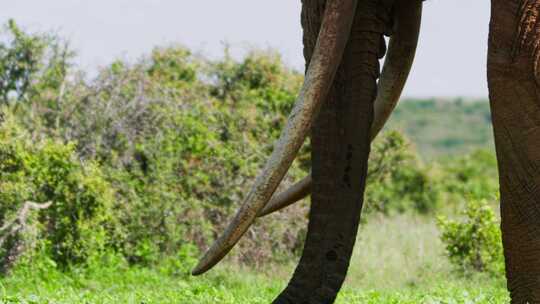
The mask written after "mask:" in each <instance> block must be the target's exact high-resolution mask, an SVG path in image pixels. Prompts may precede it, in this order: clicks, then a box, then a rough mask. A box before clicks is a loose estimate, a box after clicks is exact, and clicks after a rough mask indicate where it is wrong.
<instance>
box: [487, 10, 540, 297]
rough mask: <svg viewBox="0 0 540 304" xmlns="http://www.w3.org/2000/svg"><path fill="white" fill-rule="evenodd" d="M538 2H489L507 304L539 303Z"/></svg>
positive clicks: (490, 64)
mask: <svg viewBox="0 0 540 304" xmlns="http://www.w3.org/2000/svg"><path fill="white" fill-rule="evenodd" d="M539 45H540V1H539V0H519V1H518V0H492V16H491V26H490V36H489V54H488V80H489V94H490V103H491V111H492V117H493V125H494V132H495V144H496V149H497V159H498V163H499V173H500V184H501V216H502V235H503V244H504V254H505V258H506V274H507V278H508V289H509V290H510V296H511V299H512V303H516V304H521V303H540V277H539V275H538V274H540V258H539V256H540V220H539V219H540V95H539V94H540V88H539V86H538V84H539V82H538V80H539V74H538V71H539V58H540V49H539V47H538V46H539Z"/></svg>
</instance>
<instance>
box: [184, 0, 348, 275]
mask: <svg viewBox="0 0 540 304" xmlns="http://www.w3.org/2000/svg"><path fill="white" fill-rule="evenodd" d="M356 4H357V0H330V1H328V3H327V6H326V9H325V12H324V18H323V22H322V25H321V30H320V33H319V37H318V39H317V45H316V46H315V51H314V53H313V57H312V59H311V62H310V64H309V68H308V70H307V73H306V79H305V80H304V85H303V86H302V90H301V91H300V94H299V96H298V99H297V100H296V104H295V106H294V109H293V111H292V113H291V114H290V116H289V119H288V122H287V126H286V128H285V129H284V130H283V132H282V133H281V137H280V138H279V140H278V142H277V143H276V145H275V147H274V151H273V152H272V155H271V156H270V159H269V160H268V161H267V163H266V166H265V168H264V170H263V172H262V173H261V174H260V175H259V176H258V177H257V179H256V180H255V184H254V185H253V187H252V188H251V191H250V192H249V193H248V195H247V197H246V198H245V200H244V203H243V205H242V207H241V208H240V210H239V211H238V213H237V214H236V216H235V217H234V219H233V220H232V222H231V223H230V224H229V226H228V227H227V229H226V230H225V232H224V233H223V234H222V235H221V236H220V237H219V238H218V239H217V240H216V241H215V242H214V244H213V245H212V247H210V249H208V251H207V252H206V253H205V255H204V256H203V257H202V259H201V260H200V261H199V264H198V265H197V266H196V267H195V269H194V270H193V272H192V273H193V275H200V274H203V273H205V272H206V271H208V270H209V269H211V268H212V267H213V266H214V265H216V264H217V263H218V262H219V261H220V260H221V259H223V257H225V255H227V253H228V252H229V251H230V250H231V249H232V248H233V247H234V245H235V244H236V243H237V242H238V240H239V239H240V238H241V237H242V235H243V234H244V233H245V232H246V231H247V229H248V228H249V226H251V224H252V223H253V221H254V220H255V218H256V217H257V214H258V213H259V211H260V210H261V209H262V208H263V207H264V206H265V205H266V203H267V202H268V201H269V200H270V198H271V197H272V194H274V192H275V190H276V188H277V186H278V185H279V183H280V182H281V180H282V179H283V177H284V176H285V174H286V173H287V170H288V169H289V167H290V166H291V164H292V162H293V161H294V158H295V157H296V154H297V153H298V150H299V149H300V148H301V146H302V144H303V143H304V140H305V138H306V136H307V134H308V132H309V130H310V128H311V125H312V123H313V121H314V120H315V118H316V116H317V114H318V111H319V109H320V107H321V105H322V103H323V102H324V100H325V98H326V96H327V95H328V92H329V90H330V88H331V86H332V83H333V79H334V76H335V74H336V71H337V68H338V66H339V64H340V62H341V58H342V56H343V51H344V49H345V46H346V44H347V41H348V40H349V39H348V38H349V34H350V31H351V27H352V22H353V19H354V16H355V12H356Z"/></svg>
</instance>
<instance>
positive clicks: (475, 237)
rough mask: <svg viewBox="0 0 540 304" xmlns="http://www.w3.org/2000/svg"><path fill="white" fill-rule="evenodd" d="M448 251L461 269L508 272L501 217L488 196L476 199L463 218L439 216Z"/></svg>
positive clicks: (467, 270)
mask: <svg viewBox="0 0 540 304" xmlns="http://www.w3.org/2000/svg"><path fill="white" fill-rule="evenodd" d="M438 225H439V228H440V230H441V240H442V242H443V243H444V245H445V247H446V254H447V255H448V257H449V258H450V261H451V262H452V264H454V265H455V266H456V267H457V268H458V269H459V270H461V271H465V272H470V271H480V272H491V273H494V274H498V275H500V274H503V273H504V258H503V251H502V240H501V230H500V225H499V220H498V219H497V217H496V215H495V213H494V211H493V210H492V207H491V206H490V205H489V204H488V203H487V201H485V200H472V201H471V202H469V204H468V205H467V208H466V209H465V210H464V211H463V218H462V219H460V220H449V219H446V218H444V217H440V218H439V219H438Z"/></svg>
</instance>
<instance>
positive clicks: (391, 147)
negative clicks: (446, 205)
mask: <svg viewBox="0 0 540 304" xmlns="http://www.w3.org/2000/svg"><path fill="white" fill-rule="evenodd" d="M369 161H370V162H369V171H368V181H367V187H366V201H367V206H366V207H367V211H368V212H373V211H376V212H381V213H383V214H391V213H404V212H407V211H412V212H418V213H421V214H426V213H431V212H433V211H435V210H437V208H438V207H439V204H440V201H441V189H440V186H439V183H438V180H437V177H436V175H434V174H433V173H432V172H431V171H430V168H429V167H426V166H425V165H424V164H422V162H421V161H420V160H419V159H418V158H417V156H416V154H415V153H414V151H413V150H412V149H411V147H410V144H409V142H408V140H407V139H406V138H405V137H404V135H403V134H401V133H399V132H397V131H389V132H385V133H383V134H382V135H381V136H379V137H378V138H377V139H376V140H375V142H374V143H373V147H372V152H371V156H370V160H369Z"/></svg>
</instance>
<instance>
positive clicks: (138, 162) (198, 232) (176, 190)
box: [0, 22, 496, 266]
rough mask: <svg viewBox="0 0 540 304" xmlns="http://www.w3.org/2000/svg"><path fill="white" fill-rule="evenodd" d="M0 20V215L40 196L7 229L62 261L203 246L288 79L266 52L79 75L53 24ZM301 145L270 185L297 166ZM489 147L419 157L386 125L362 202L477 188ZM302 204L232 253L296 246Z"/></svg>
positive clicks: (408, 206)
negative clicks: (47, 29) (3, 23)
mask: <svg viewBox="0 0 540 304" xmlns="http://www.w3.org/2000/svg"><path fill="white" fill-rule="evenodd" d="M4 34H5V35H6V37H7V39H5V40H1V41H4V43H3V44H2V43H0V69H1V70H0V74H1V75H2V77H3V79H2V80H1V82H0V85H1V87H0V93H1V94H0V96H2V98H3V99H2V100H1V102H2V103H3V104H4V109H3V112H2V113H3V114H2V120H1V122H0V166H1V169H2V170H1V171H0V174H1V175H0V176H1V179H0V187H1V189H2V191H1V192H0V227H1V226H2V225H4V224H5V223H6V222H7V221H9V220H10V219H11V218H12V217H13V216H14V214H16V212H18V210H19V209H20V208H21V206H23V204H24V203H25V202H26V201H33V202H38V203H46V202H51V203H52V205H51V206H50V207H49V208H46V209H44V210H37V211H35V215H34V216H32V217H30V218H29V221H30V222H31V223H29V225H30V226H32V227H35V228H34V229H33V231H37V232H36V233H34V234H30V233H29V234H28V235H29V236H21V238H34V239H35V242H30V241H29V243H32V245H31V246H33V247H32V248H37V249H43V251H41V252H45V253H46V254H47V255H48V256H49V258H50V259H52V260H53V261H54V262H55V263H57V264H59V265H62V266H66V265H69V264H71V263H81V262H86V261H87V260H88V258H90V257H92V256H93V255H99V254H101V253H104V252H111V251H112V252H114V254H115V255H119V256H122V258H125V259H126V260H127V261H128V262H130V263H138V264H145V265H147V264H153V263H155V262H156V261H157V260H158V259H160V258H162V257H163V256H177V255H178V254H181V255H183V256H185V255H187V254H188V253H189V254H193V252H195V251H196V250H194V249H193V248H202V247H205V246H206V245H207V244H208V243H209V242H210V241H211V240H212V239H213V238H214V237H215V235H216V234H217V233H219V232H220V231H221V230H222V229H223V228H224V225H225V224H226V223H227V221H228V219H229V217H230V216H231V215H232V213H233V212H234V211H235V210H236V208H237V207H238V205H239V204H240V203H241V201H242V197H243V195H244V194H245V192H246V190H247V187H249V186H250V184H251V182H252V180H253V179H254V177H255V175H256V173H257V171H258V170H259V169H260V166H261V165H262V164H263V162H264V160H265V158H266V156H267V155H268V154H269V153H270V151H271V149H272V144H273V142H274V141H275V139H276V138H277V136H279V133H280V130H281V127H282V125H283V123H284V121H285V119H286V116H287V115H288V112H289V111H290V109H291V107H292V104H293V102H294V99H295V97H296V93H297V91H298V88H299V86H300V84H301V81H302V75H301V74H299V73H298V72H295V71H293V70H291V69H289V68H288V67H286V66H285V65H284V64H283V62H282V61H281V59H280V57H279V56H278V55H277V54H275V53H273V52H261V51H253V52H251V53H249V54H248V55H247V56H246V57H245V58H244V59H243V60H241V61H235V60H233V59H231V58H230V57H229V56H225V58H224V59H221V60H218V61H209V60H207V59H204V58H199V57H197V56H195V55H193V54H192V53H191V52H190V51H189V50H187V49H186V48H183V47H178V46H171V47H165V48H157V49H155V50H154V51H152V53H151V54H150V55H149V56H147V57H145V58H143V59H141V60H140V61H138V62H136V63H128V62H124V61H116V62H114V63H112V64H111V65H110V66H108V67H105V68H103V69H102V70H101V71H100V73H99V75H98V76H97V77H96V78H95V79H92V80H88V79H85V78H84V77H82V76H81V75H82V73H79V72H78V71H77V70H75V69H74V68H73V67H72V65H71V64H70V63H69V61H70V59H71V56H72V52H71V51H70V50H69V49H68V48H66V47H65V44H63V43H62V40H61V39H59V38H58V37H54V36H49V35H35V34H26V33H24V32H22V31H21V30H20V29H19V28H18V27H17V26H16V25H15V24H14V23H13V22H11V23H10V24H9V26H8V28H7V30H6V31H5V32H4ZM14 54H15V55H14ZM309 151H310V147H309V144H306V146H305V147H304V148H303V149H302V150H301V153H300V155H299V157H298V160H297V161H296V163H295V165H294V166H293V168H292V169H291V171H290V172H289V174H288V176H287V177H286V180H285V181H284V185H282V187H286V186H287V185H290V184H291V183H292V182H293V181H295V180H297V179H299V178H301V177H303V176H305V175H306V174H307V173H308V171H309V158H310V156H309ZM491 157H492V156H490V155H484V154H481V153H479V154H475V155H473V156H471V157H465V158H463V159H462V160H459V161H458V162H455V161H453V160H448V161H446V162H444V163H442V164H441V165H426V164H424V163H423V162H422V161H421V160H420V159H419V157H418V156H417V155H416V152H415V151H414V150H413V149H412V148H411V147H410V145H409V143H408V142H407V140H406V139H405V138H404V136H403V135H402V134H400V133H398V132H394V131H390V132H386V133H384V134H383V135H382V136H380V138H379V139H377V141H376V142H375V144H374V147H373V152H372V155H371V167H370V172H369V179H368V187H367V200H366V210H367V212H368V213H373V212H381V213H384V214H392V213H402V212H418V213H423V214H426V213H434V212H436V211H438V210H439V209H440V208H441V206H442V205H443V202H444V203H448V202H452V203H454V200H457V198H458V197H460V196H462V195H464V194H465V193H469V192H471V193H473V194H474V196H475V197H483V196H487V195H491V193H493V191H495V190H496V189H495V185H496V183H495V182H492V181H491V179H489V180H488V179H485V178H484V175H483V174H484V173H483V172H484V170H485V167H486V166H487V167H489V166H491V165H492V163H491V161H492V158H491ZM479 163H480V165H479ZM479 166H480V167H479ZM483 166H484V167H483ZM456 181H457V182H456ZM450 192H452V193H453V194H452V195H449V193H450ZM307 211H308V207H307V205H306V203H305V202H304V203H300V204H297V205H295V206H292V207H290V208H289V209H288V210H287V211H286V212H282V213H280V214H275V215H272V216H270V217H267V218H265V219H264V220H261V221H258V222H257V224H256V225H255V226H254V227H253V229H251V230H250V232H249V233H248V234H247V237H246V238H245V239H244V240H243V241H242V242H241V244H240V249H239V250H241V251H242V252H243V254H242V255H241V256H240V257H239V259H240V260H241V261H242V262H248V263H259V262H264V261H265V260H268V259H273V260H277V261H285V260H288V259H289V258H290V257H291V256H292V255H294V254H297V253H298V252H299V249H301V246H302V240H303V235H304V233H305V231H304V230H305V226H306V225H305V222H306V216H307ZM0 233H2V231H0ZM32 235H33V236H32ZM0 237H1V236H0ZM7 251H8V250H6V248H4V251H2V252H0V259H1V260H5V256H6V255H7ZM28 252H29V254H30V255H31V252H32V251H31V250H30V251H28ZM236 256H239V255H236Z"/></svg>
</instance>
